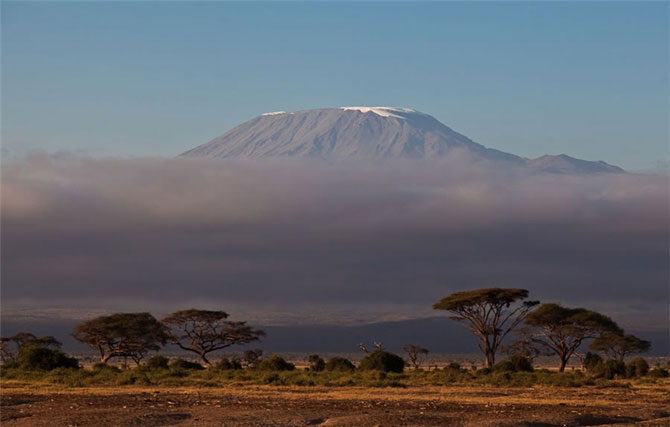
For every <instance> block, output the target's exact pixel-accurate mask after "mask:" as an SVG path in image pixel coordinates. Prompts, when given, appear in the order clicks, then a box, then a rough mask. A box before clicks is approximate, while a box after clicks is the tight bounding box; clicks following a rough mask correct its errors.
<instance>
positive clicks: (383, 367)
mask: <svg viewBox="0 0 670 427" xmlns="http://www.w3.org/2000/svg"><path fill="white" fill-rule="evenodd" d="M358 369H361V370H364V371H366V370H376V371H382V372H398V373H400V372H402V371H403V369H405V361H404V360H403V359H402V358H401V357H400V356H398V355H395V354H393V353H389V352H388V351H384V350H375V351H373V352H372V353H370V354H368V355H367V356H365V357H364V358H363V359H361V361H360V363H359V364H358Z"/></svg>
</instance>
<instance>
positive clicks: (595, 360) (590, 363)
mask: <svg viewBox="0 0 670 427" xmlns="http://www.w3.org/2000/svg"><path fill="white" fill-rule="evenodd" d="M602 361H603V358H602V357H600V356H599V355H598V354H596V353H591V352H588V353H586V356H584V369H586V372H589V373H593V372H594V370H595V369H596V367H597V366H598V365H599V364H600V363H602Z"/></svg>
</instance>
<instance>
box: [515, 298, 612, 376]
mask: <svg viewBox="0 0 670 427" xmlns="http://www.w3.org/2000/svg"><path fill="white" fill-rule="evenodd" d="M525 323H526V325H528V326H529V327H530V328H528V329H526V330H524V334H527V336H528V337H529V338H530V341H531V342H532V343H533V344H535V345H538V346H540V348H542V349H544V350H545V354H547V355H556V356H558V358H559V360H560V365H559V367H558V370H559V371H560V372H563V371H564V370H565V366H566V365H567V363H568V361H569V360H570V357H572V355H573V354H574V352H575V351H576V350H577V348H579V346H580V345H581V344H582V342H583V341H584V340H586V339H589V338H594V337H595V336H597V335H599V334H601V333H603V332H614V333H620V332H621V329H620V328H619V326H618V325H617V324H616V323H615V322H614V321H613V320H612V319H610V318H609V317H607V316H605V315H603V314H600V313H598V312H595V311H592V310H587V309H585V308H567V307H562V306H560V305H558V304H542V305H541V306H540V307H538V308H537V309H536V310H534V311H532V312H530V313H529V314H528V316H526V320H525Z"/></svg>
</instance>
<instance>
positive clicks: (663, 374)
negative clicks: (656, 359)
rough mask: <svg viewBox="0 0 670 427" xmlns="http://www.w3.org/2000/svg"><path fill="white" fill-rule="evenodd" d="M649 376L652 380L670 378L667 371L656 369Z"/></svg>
mask: <svg viewBox="0 0 670 427" xmlns="http://www.w3.org/2000/svg"><path fill="white" fill-rule="evenodd" d="M647 376H649V377H651V378H668V377H669V376H670V373H669V372H668V370H667V369H663V368H654V369H652V370H651V371H649V373H648V374H647Z"/></svg>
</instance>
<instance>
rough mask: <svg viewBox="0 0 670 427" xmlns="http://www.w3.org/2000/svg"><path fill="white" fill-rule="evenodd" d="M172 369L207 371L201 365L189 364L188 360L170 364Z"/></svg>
mask: <svg viewBox="0 0 670 427" xmlns="http://www.w3.org/2000/svg"><path fill="white" fill-rule="evenodd" d="M170 369H172V370H186V371H202V370H203V369H205V367H204V366H202V365H201V364H199V363H194V362H189V361H188V360H184V359H177V360H175V361H173V362H172V363H170Z"/></svg>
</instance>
